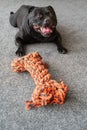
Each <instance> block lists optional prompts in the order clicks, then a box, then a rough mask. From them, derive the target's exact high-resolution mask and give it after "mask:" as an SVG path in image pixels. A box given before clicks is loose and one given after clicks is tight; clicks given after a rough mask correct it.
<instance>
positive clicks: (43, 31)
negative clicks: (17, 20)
mask: <svg viewBox="0 0 87 130" xmlns="http://www.w3.org/2000/svg"><path fill="white" fill-rule="evenodd" d="M33 28H34V30H35V31H37V32H40V33H41V34H42V35H50V34H51V33H52V32H53V28H50V27H40V26H37V25H34V26H33Z"/></svg>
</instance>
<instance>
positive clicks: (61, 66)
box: [0, 0, 87, 130]
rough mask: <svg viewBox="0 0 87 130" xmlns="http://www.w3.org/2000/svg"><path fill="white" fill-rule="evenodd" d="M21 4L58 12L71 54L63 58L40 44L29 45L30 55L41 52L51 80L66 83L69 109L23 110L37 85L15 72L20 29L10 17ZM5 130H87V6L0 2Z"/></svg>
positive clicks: (73, 0)
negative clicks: (14, 66)
mask: <svg viewBox="0 0 87 130" xmlns="http://www.w3.org/2000/svg"><path fill="white" fill-rule="evenodd" d="M22 4H29V5H35V6H48V5H52V6H53V7H54V9H55V11H56V14H57V19H58V25H57V29H58V30H59V32H60V33H61V35H62V38H63V45H64V46H65V47H66V48H67V49H68V53H67V54H65V55H63V54H59V53H58V52H57V48H56V45H55V44H54V43H40V44H34V45H33V44H32V45H29V46H28V47H27V54H28V53H30V52H34V51H38V52H39V53H40V54H41V56H42V57H43V60H44V61H45V62H47V63H48V64H49V72H50V73H51V74H52V76H53V77H52V78H53V79H56V80H57V81H59V80H60V79H63V80H64V81H65V83H67V85H68V86H69V92H68V95H67V101H66V102H65V104H64V105H50V106H46V107H42V108H38V109H33V110H30V111H26V110H25V108H24V107H25V101H26V100H28V99H30V97H31V94H32V92H33V90H34V87H35V84H34V81H33V79H32V78H31V76H30V75H29V74H28V73H25V72H24V73H20V74H19V73H13V72H12V70H11V65H10V64H11V61H12V60H13V59H14V58H17V56H16V55H15V51H16V49H17V47H16V46H15V43H14V38H15V34H16V33H17V31H18V29H17V28H13V27H12V26H11V25H10V24H9V14H10V11H16V10H17V9H18V8H19V7H20V6H21V5H22ZM0 130H87V0H0Z"/></svg>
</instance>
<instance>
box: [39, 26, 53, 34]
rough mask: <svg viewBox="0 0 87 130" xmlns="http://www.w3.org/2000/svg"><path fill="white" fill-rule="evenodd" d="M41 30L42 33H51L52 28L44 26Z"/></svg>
mask: <svg viewBox="0 0 87 130" xmlns="http://www.w3.org/2000/svg"><path fill="white" fill-rule="evenodd" d="M41 31H42V32H43V33H46V34H49V33H52V29H50V28H45V27H42V28H41Z"/></svg>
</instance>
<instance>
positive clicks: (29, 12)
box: [10, 5, 67, 56]
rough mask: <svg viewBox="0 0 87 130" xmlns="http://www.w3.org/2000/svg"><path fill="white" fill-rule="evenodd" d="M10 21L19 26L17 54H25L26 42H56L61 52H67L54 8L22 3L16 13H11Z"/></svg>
mask: <svg viewBox="0 0 87 130" xmlns="http://www.w3.org/2000/svg"><path fill="white" fill-rule="evenodd" d="M10 23H11V25H12V26H14V27H18V28H19V31H18V33H17V34H16V37H15V40H16V42H17V43H18V49H17V51H16V54H17V55H19V56H22V55H24V54H25V45H26V43H34V42H35V43H36V42H55V43H56V45H57V49H58V51H59V52H60V53H63V54H65V53H66V52H67V49H65V48H64V47H63V46H62V44H61V42H62V40H61V36H60V34H59V32H58V31H57V30H56V25H57V19H56V15H55V12H54V9H53V8H52V7H51V6H48V7H34V6H27V5H22V6H21V7H20V8H19V9H18V10H17V12H16V13H14V12H11V13H10Z"/></svg>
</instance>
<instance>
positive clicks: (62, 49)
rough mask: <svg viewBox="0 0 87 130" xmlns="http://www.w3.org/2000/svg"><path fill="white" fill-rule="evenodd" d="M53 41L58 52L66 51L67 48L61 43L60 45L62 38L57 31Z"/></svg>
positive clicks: (63, 52)
mask: <svg viewBox="0 0 87 130" xmlns="http://www.w3.org/2000/svg"><path fill="white" fill-rule="evenodd" d="M54 42H55V43H56V45H57V50H58V51H59V53H62V54H66V53H67V49H66V48H65V47H63V45H62V38H61V35H60V34H59V32H58V31H56V37H55V40H54Z"/></svg>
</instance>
